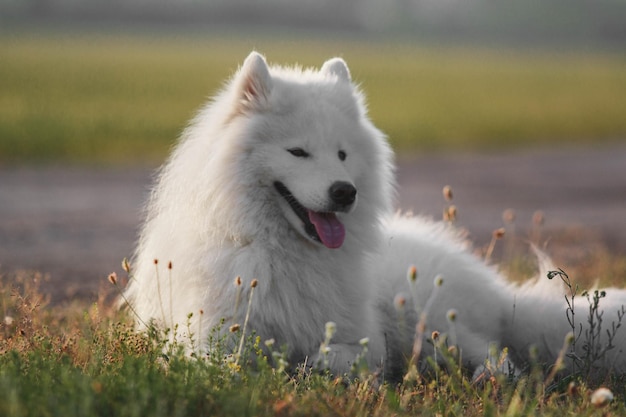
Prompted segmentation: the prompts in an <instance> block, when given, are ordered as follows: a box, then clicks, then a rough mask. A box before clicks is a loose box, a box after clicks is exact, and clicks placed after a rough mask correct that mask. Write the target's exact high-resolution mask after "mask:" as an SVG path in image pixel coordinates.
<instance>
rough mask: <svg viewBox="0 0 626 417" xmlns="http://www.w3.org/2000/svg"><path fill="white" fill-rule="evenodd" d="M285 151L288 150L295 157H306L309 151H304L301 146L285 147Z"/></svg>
mask: <svg viewBox="0 0 626 417" xmlns="http://www.w3.org/2000/svg"><path fill="white" fill-rule="evenodd" d="M287 152H289V153H290V154H292V155H293V156H295V157H297V158H308V157H309V153H308V152H307V151H305V150H304V149H302V148H291V149H287Z"/></svg>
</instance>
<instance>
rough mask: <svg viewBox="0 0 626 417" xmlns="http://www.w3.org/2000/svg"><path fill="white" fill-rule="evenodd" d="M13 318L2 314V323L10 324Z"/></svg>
mask: <svg viewBox="0 0 626 417" xmlns="http://www.w3.org/2000/svg"><path fill="white" fill-rule="evenodd" d="M14 321H15V319H14V318H13V317H11V316H4V324H5V325H7V326H11V325H12V324H13V322H14Z"/></svg>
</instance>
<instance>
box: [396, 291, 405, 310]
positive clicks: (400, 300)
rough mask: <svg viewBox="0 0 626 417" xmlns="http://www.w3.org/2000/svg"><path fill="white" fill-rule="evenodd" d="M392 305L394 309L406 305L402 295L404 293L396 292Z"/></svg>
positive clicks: (402, 307)
mask: <svg viewBox="0 0 626 417" xmlns="http://www.w3.org/2000/svg"><path fill="white" fill-rule="evenodd" d="M393 305H394V306H395V307H396V310H402V309H404V306H405V305H406V298H405V297H404V295H402V294H396V296H395V297H394V298H393Z"/></svg>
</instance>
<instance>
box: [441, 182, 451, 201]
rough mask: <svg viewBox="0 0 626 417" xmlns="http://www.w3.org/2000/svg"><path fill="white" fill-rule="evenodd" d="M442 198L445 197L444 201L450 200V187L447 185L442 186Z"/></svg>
mask: <svg viewBox="0 0 626 417" xmlns="http://www.w3.org/2000/svg"><path fill="white" fill-rule="evenodd" d="M443 198H445V199H446V201H452V187H450V186H449V185H446V186H445V187H443Z"/></svg>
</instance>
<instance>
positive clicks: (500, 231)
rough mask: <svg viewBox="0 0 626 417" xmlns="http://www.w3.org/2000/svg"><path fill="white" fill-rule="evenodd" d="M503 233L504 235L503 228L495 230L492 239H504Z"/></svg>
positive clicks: (504, 230)
mask: <svg viewBox="0 0 626 417" xmlns="http://www.w3.org/2000/svg"><path fill="white" fill-rule="evenodd" d="M505 233H506V229H505V228H504V227H501V228H499V229H496V230H494V231H493V238H494V239H502V238H503V237H504V234H505Z"/></svg>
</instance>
